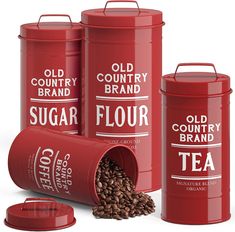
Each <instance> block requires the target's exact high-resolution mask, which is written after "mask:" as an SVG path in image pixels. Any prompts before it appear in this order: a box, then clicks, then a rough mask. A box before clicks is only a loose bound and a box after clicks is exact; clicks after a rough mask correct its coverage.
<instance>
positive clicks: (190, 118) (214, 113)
mask: <svg viewBox="0 0 235 232" xmlns="http://www.w3.org/2000/svg"><path fill="white" fill-rule="evenodd" d="M181 66H211V67H213V68H214V72H213V73H208V72H180V73H178V68H179V67H181ZM161 92H162V113H163V118H162V120H163V121H162V122H163V167H162V168H163V182H162V219H163V220H166V221H169V222H174V223H182V224H209V223H216V222H222V221H226V220H228V219H229V218H230V189H229V188H230V187H229V185H230V176H229V175H230V173H229V172H230V171H229V170H230V168H229V165H230V164H229V157H230V154H229V152H230V151H229V149H230V147H229V97H230V93H231V89H230V78H229V77H228V76H227V75H224V74H219V73H217V72H216V69H215V67H214V65H213V64H207V63H206V64H205V63H192V64H191V63H184V64H179V65H178V67H177V69H176V72H175V73H173V74H169V75H166V76H164V77H163V78H162V86H161Z"/></svg>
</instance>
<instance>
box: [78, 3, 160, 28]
mask: <svg viewBox="0 0 235 232" xmlns="http://www.w3.org/2000/svg"><path fill="white" fill-rule="evenodd" d="M112 2H133V3H135V4H136V6H137V7H136V8H108V4H109V3H112ZM82 24H84V25H85V26H90V27H100V28H132V27H133V28H135V27H153V26H162V25H163V22H162V12H161V11H158V10H152V9H143V8H139V5H138V3H137V2H136V1H130V0H129V1H128V0H127V1H108V2H107V3H106V5H105V7H104V8H101V9H91V10H86V11H83V12H82Z"/></svg>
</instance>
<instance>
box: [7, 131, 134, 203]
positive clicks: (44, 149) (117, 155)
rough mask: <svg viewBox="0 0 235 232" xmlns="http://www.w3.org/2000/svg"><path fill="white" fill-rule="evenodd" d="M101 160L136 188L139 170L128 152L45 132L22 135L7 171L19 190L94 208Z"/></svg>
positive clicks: (118, 147) (83, 138) (26, 132)
mask: <svg viewBox="0 0 235 232" xmlns="http://www.w3.org/2000/svg"><path fill="white" fill-rule="evenodd" d="M104 156H109V157H110V158H111V159H112V160H114V161H115V162H116V163H117V164H118V165H119V166H120V167H122V168H123V170H124V171H125V172H126V174H127V176H129V177H130V179H131V180H132V181H133V183H134V184H136V181H137V175H138V167H137V162H136V158H135V156H134V154H133V152H132V151H131V149H130V148H128V147H126V146H124V145H115V144H109V143H106V142H103V141H99V140H96V139H88V138H85V137H82V136H78V135H67V134H63V133H61V132H58V131H54V130H50V129H47V128H37V127H28V128H26V129H24V130H23V131H21V133H20V134H19V135H18V136H17V137H16V139H15V140H14V142H13V143H12V146H11V148H10V152H9V158H8V167H9V173H10V175H11V178H12V180H13V181H14V182H15V184H16V185H18V186H19V187H20V188H23V189H29V190H33V191H35V192H40V193H46V194H48V195H52V196H58V197H61V198H65V199H69V200H74V201H78V202H81V203H85V204H90V205H95V204H96V203H98V202H99V198H98V195H97V193H96V187H95V178H96V170H97V168H98V165H99V162H100V160H101V159H102V158H103V157H104Z"/></svg>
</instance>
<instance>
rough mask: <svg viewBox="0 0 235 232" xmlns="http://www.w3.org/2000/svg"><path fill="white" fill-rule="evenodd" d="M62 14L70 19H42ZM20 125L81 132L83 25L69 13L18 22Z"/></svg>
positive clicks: (22, 127) (75, 132)
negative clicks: (43, 20) (73, 19)
mask: <svg viewBox="0 0 235 232" xmlns="http://www.w3.org/2000/svg"><path fill="white" fill-rule="evenodd" d="M48 16H54V17H55V16H64V17H68V19H69V20H70V21H69V22H42V18H43V17H48ZM19 38H20V39H21V129H24V128H26V127H27V126H45V127H47V128H51V129H56V130H59V131H63V132H68V133H74V134H80V132H81V122H80V121H81V113H80V111H81V103H80V99H81V94H80V92H81V91H80V88H81V67H80V64H81V40H82V27H81V25H80V24H79V23H73V22H72V21H71V18H70V17H69V15H60V14H59V15H58V14H57V15H41V17H40V18H39V21H38V22H37V23H29V24H24V25H22V26H21V32H20V36H19Z"/></svg>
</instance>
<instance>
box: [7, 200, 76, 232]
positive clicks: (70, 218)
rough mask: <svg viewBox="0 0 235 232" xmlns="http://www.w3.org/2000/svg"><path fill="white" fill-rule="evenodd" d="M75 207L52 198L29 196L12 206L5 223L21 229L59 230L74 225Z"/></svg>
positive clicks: (8, 210)
mask: <svg viewBox="0 0 235 232" xmlns="http://www.w3.org/2000/svg"><path fill="white" fill-rule="evenodd" d="M75 222H76V219H75V218H74V211H73V208H72V207H71V206H69V205H65V204H62V203H58V202H56V201H55V200H54V199H52V198H27V199H26V200H25V202H24V203H20V204H17V205H13V206H10V207H9V208H8V209H7V212H6V219H5V224H6V225H7V226H9V227H11V228H14V229H20V230H29V231H32V230H35V231H45V230H57V229H63V228H67V227H70V226H72V225H74V224H75Z"/></svg>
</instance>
